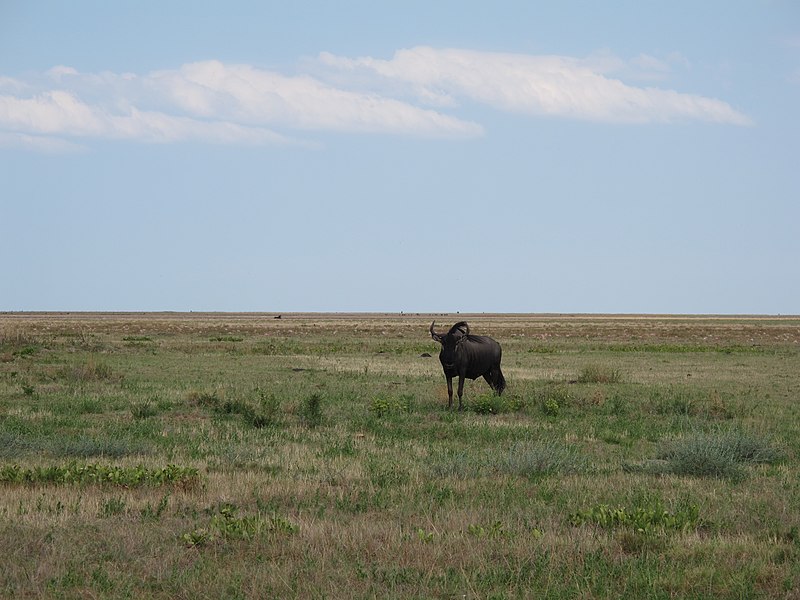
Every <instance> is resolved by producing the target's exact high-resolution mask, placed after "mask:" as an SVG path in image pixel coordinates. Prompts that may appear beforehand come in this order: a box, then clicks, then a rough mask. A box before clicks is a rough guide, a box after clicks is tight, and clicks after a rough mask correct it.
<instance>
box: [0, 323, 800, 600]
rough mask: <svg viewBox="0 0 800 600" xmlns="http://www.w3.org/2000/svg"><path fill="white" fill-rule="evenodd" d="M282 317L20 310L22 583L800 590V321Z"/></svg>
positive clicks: (10, 576) (295, 590)
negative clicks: (456, 371) (450, 378)
mask: <svg viewBox="0 0 800 600" xmlns="http://www.w3.org/2000/svg"><path fill="white" fill-rule="evenodd" d="M275 316H276V315H272V314H270V315H255V314H178V313H170V314H80V313H75V314H20V313H16V314H10V313H6V314H0V596H2V597H7V598H141V597H147V598H186V599H190V598H191V599H195V598H800V436H799V435H798V424H800V318H798V317H773V318H766V317H762V318H746V317H726V318H712V317H656V316H653V317H635V316H607V317H603V316H555V315H554V316H546V315H541V316H537V315H397V314H392V315H389V314H385V315H378V314H352V315H344V314H343V315H327V314H284V315H282V316H281V318H279V319H278V318H275ZM434 318H435V319H436V322H437V328H438V329H444V330H446V329H447V328H449V327H450V325H452V324H453V323H454V322H456V321H459V320H463V319H466V320H467V321H469V325H470V329H471V332H472V333H474V334H477V335H490V336H492V337H494V338H495V339H496V340H498V341H499V342H500V343H501V344H502V347H503V362H502V366H503V372H504V373H505V377H506V380H507V382H508V388H507V390H506V392H505V393H504V394H503V395H502V396H500V397H498V396H495V395H493V394H492V393H491V391H490V389H489V387H488V385H487V384H486V383H485V382H484V381H483V380H482V379H479V380H476V381H474V382H473V381H468V382H467V385H466V386H465V398H464V399H465V410H464V411H461V412H458V411H448V410H447V391H446V384H445V379H444V376H443V374H442V369H441V366H440V364H439V361H438V358H437V354H438V351H439V345H438V344H437V343H436V342H434V341H433V340H431V338H430V335H429V333H428V327H429V326H430V323H431V321H432V320H433V319H434ZM426 355H430V356H426Z"/></svg>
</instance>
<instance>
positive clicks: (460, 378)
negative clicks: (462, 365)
mask: <svg viewBox="0 0 800 600" xmlns="http://www.w3.org/2000/svg"><path fill="white" fill-rule="evenodd" d="M463 395H464V376H463V375H459V376H458V410H461V409H462V408H463V406H462V405H461V396H463Z"/></svg>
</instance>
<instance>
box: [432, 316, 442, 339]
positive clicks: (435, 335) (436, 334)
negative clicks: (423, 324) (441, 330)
mask: <svg viewBox="0 0 800 600" xmlns="http://www.w3.org/2000/svg"><path fill="white" fill-rule="evenodd" d="M434 323H436V321H431V329H430V331H431V337H432V338H433V339H434V340H436V341H437V342H440V341H441V340H442V336H441V335H439V334H438V333H436V332H435V331H434V330H433V325H434Z"/></svg>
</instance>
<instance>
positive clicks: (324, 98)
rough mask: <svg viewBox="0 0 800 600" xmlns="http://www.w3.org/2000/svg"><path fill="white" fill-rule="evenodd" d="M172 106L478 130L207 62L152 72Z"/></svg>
mask: <svg viewBox="0 0 800 600" xmlns="http://www.w3.org/2000/svg"><path fill="white" fill-rule="evenodd" d="M151 81H152V82H153V85H155V86H160V87H162V88H163V89H164V90H165V91H166V94H167V95H168V96H169V97H170V99H171V100H172V102H174V103H175V104H176V105H177V106H180V107H181V108H182V109H184V110H186V111H188V112H190V113H192V114H195V115H198V116H204V117H207V116H210V115H212V114H214V115H223V116H224V117H225V118H229V119H235V120H237V121H241V122H247V123H263V124H275V125H280V126H283V127H290V128H296V129H303V130H328V131H348V132H358V133H390V134H408V135H421V136H446V137H470V136H476V135H480V134H481V133H482V132H483V130H482V128H481V126H480V125H477V124H475V123H470V122H467V121H463V120H461V119H458V118H456V117H451V116H448V115H445V114H442V113H439V112H435V111H432V110H426V109H422V108H419V107H416V106H414V105H412V104H408V103H406V102H402V101H400V100H396V99H394V98H387V97H385V96H381V95H378V94H374V93H363V92H354V91H348V90H344V89H339V88H336V87H333V86H330V85H327V84H325V83H322V82H320V81H319V80H317V79H314V78H312V77H308V76H304V75H300V76H292V77H288V76H285V75H281V74H279V73H275V72H272V71H265V70H262V69H256V68H254V67H251V66H248V65H226V64H223V63H221V62H218V61H207V62H199V63H192V64H188V65H184V66H183V67H182V68H181V69H180V70H179V71H166V72H161V73H156V74H154V75H153V77H152V78H151Z"/></svg>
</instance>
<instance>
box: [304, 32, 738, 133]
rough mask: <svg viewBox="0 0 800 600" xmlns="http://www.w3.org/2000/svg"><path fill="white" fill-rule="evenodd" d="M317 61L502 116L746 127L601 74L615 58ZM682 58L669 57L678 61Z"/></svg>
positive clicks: (438, 55)
mask: <svg viewBox="0 0 800 600" xmlns="http://www.w3.org/2000/svg"><path fill="white" fill-rule="evenodd" d="M319 58H320V61H321V62H322V63H323V64H324V65H327V66H329V67H335V68H338V69H344V70H351V71H354V70H363V69H367V70H371V71H374V72H375V73H376V74H378V75H380V76H381V77H384V78H389V79H394V80H401V81H404V82H406V83H407V84H408V85H409V86H411V87H412V88H413V89H416V90H419V92H420V96H423V94H426V95H434V96H445V97H456V98H457V97H461V98H466V99H469V100H473V101H477V102H480V103H483V104H486V105H488V106H492V107H494V108H497V109H500V110H506V111H511V112H517V113H523V114H528V115H534V116H557V117H567V118H575V119H586V120H593V121H606V122H614V123H650V122H671V121H679V120H687V119H696V120H703V121H712V122H719V123H728V124H734V125H747V124H750V119H749V118H748V117H747V116H746V115H744V114H742V113H740V112H739V111H737V110H735V109H734V108H733V107H731V106H730V105H729V104H727V103H725V102H723V101H721V100H716V99H714V98H706V97H703V96H698V95H694V94H685V93H680V92H676V91H673V90H664V89H659V88H653V87H646V88H642V87H635V86H631V85H627V84H625V83H623V82H622V81H621V80H619V79H613V78H610V77H607V76H606V75H605V74H604V73H607V72H613V71H617V70H620V69H621V68H622V67H623V66H624V65H623V63H621V62H620V61H618V60H615V59H614V57H613V56H608V55H605V54H600V55H595V56H593V57H590V58H589V59H586V60H581V59H576V58H570V57H563V56H531V55H522V54H506V53H492V52H476V51H471V50H461V49H436V48H429V47H424V46H421V47H416V48H411V49H405V50H399V51H397V52H396V53H395V55H394V57H393V58H392V59H391V60H381V59H375V58H371V57H363V58H357V59H350V58H345V57H338V56H334V55H332V54H328V53H323V54H321V55H320V57H319ZM679 59H681V57H680V56H679V55H675V56H672V57H671V60H673V61H679ZM632 65H633V66H634V67H636V68H638V69H646V70H649V71H651V72H654V71H660V72H662V73H664V72H665V71H666V70H668V69H669V65H668V63H666V62H664V61H659V60H658V59H655V58H653V57H649V56H646V55H642V56H641V57H639V58H638V59H637V60H635V61H633V63H632Z"/></svg>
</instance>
